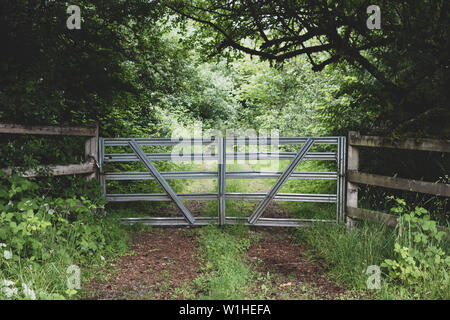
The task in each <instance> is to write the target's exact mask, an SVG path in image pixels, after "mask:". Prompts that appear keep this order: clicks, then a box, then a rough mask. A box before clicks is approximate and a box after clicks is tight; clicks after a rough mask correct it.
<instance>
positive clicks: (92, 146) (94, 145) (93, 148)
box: [84, 125, 98, 180]
mask: <svg viewBox="0 0 450 320" xmlns="http://www.w3.org/2000/svg"><path fill="white" fill-rule="evenodd" d="M84 155H85V160H86V161H89V160H90V158H93V159H94V160H95V162H98V125H97V126H96V127H95V136H93V137H91V138H89V139H87V140H86V143H85V145H84ZM97 177H98V170H95V171H94V172H93V173H92V174H90V175H89V176H88V177H87V179H88V180H91V179H93V178H97Z"/></svg>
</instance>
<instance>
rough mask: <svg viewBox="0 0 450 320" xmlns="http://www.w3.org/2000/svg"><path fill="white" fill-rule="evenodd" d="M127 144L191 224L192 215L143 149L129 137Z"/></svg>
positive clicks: (193, 220)
mask: <svg viewBox="0 0 450 320" xmlns="http://www.w3.org/2000/svg"><path fill="white" fill-rule="evenodd" d="M128 144H129V145H130V147H131V149H133V151H134V153H136V155H137V156H138V158H139V159H140V160H141V161H142V163H143V164H144V165H145V166H146V167H147V169H148V171H150V173H151V174H152V176H153V177H154V178H155V179H156V181H158V183H159V184H160V185H161V187H163V189H164V190H165V191H166V192H167V194H168V195H169V197H170V198H171V199H172V200H173V202H175V204H176V205H177V206H178V208H179V209H180V210H181V212H182V213H183V215H184V217H185V218H186V220H188V221H189V223H191V224H193V223H194V222H195V219H194V217H193V216H192V214H191V213H190V212H189V210H188V209H187V208H186V207H185V206H184V204H183V202H181V200H180V199H179V198H178V196H177V194H176V193H175V191H173V189H172V188H171V187H170V186H169V185H168V184H167V182H166V180H165V179H164V178H163V176H162V175H161V174H160V173H159V171H158V169H156V167H155V166H154V165H153V163H152V162H151V161H150V160H149V159H148V158H147V156H146V155H145V153H144V151H143V150H142V149H141V147H139V145H138V144H137V143H136V141H135V140H134V139H131V140H130V141H129V142H128Z"/></svg>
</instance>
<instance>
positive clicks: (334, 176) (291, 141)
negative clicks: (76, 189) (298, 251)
mask: <svg viewBox="0 0 450 320" xmlns="http://www.w3.org/2000/svg"><path fill="white" fill-rule="evenodd" d="M273 141H274V140H273V139H271V138H261V137H255V138H249V137H246V138H236V137H231V138H230V137H226V138H223V137H220V138H219V137H211V138H188V139H186V138H175V139H174V138H148V139H147V138H136V139H133V138H99V161H98V163H99V167H100V182H101V185H102V186H103V190H104V193H105V196H106V200H107V201H108V202H114V201H115V202H124V201H173V202H174V203H175V204H176V205H177V207H178V208H179V209H180V211H181V213H182V214H183V216H182V217H145V218H124V219H122V220H123V221H124V222H126V223H129V224H133V223H135V222H141V223H143V224H146V225H154V226H185V225H195V226H197V225H207V224H219V225H224V224H246V225H252V226H283V227H298V226H302V225H305V224H308V223H311V222H314V221H323V222H342V221H344V218H345V212H344V210H345V208H344V204H345V199H344V197H345V158H346V155H345V151H346V146H345V144H346V139H345V137H279V138H277V139H276V143H277V144H278V145H302V147H301V149H300V150H299V151H298V152H276V153H273V152H261V151H259V152H250V151H248V152H247V151H244V152H238V151H236V150H235V149H234V148H235V147H236V146H238V145H241V146H242V145H246V146H250V145H271V144H272V143H273ZM177 145H188V146H189V145H190V146H196V145H198V146H209V147H213V148H214V150H215V151H214V152H213V153H210V154H204V153H202V154H198V153H189V154H184V155H183V156H182V157H175V158H174V157H173V154H171V153H145V152H144V151H143V149H142V146H177ZM313 145H336V146H337V150H336V151H332V152H312V151H310V149H311V147H312V146H313ZM107 147H129V148H130V149H131V150H132V151H133V152H132V153H105V149H106V148H107ZM230 147H234V148H233V151H231V152H230V151H229V150H228V149H230ZM248 159H255V160H291V162H290V164H289V165H288V166H287V168H286V169H285V170H284V171H281V172H280V171H277V172H269V171H227V170H226V162H227V161H229V160H248ZM176 160H182V161H186V160H191V161H196V160H202V161H207V160H215V161H217V162H218V165H217V171H176V172H175V171H173V172H159V171H158V170H157V169H156V167H155V166H154V164H153V163H152V161H176ZM302 160H324V161H335V162H336V163H337V166H336V167H337V170H336V171H332V172H304V171H303V172H302V171H295V168H296V167H297V165H298V164H299V163H300V162H301V161H302ZM135 161H140V162H142V163H143V164H144V166H145V167H146V168H147V170H148V172H104V164H105V163H106V162H135ZM152 179H155V180H156V181H157V182H158V183H159V184H160V185H161V187H162V188H163V189H164V191H165V192H166V193H151V194H142V193H140V194H139V193H134V194H111V193H108V192H107V188H106V183H107V181H112V180H152ZM167 179H217V181H218V192H216V193H178V194H177V193H175V192H174V190H173V189H172V188H171V187H170V185H169V184H168V183H167V181H166V180H167ZM227 179H277V181H276V183H275V184H274V185H273V186H272V188H271V189H270V191H269V192H267V193H236V192H227V191H226V184H225V182H226V180H227ZM288 179H320V180H336V181H337V183H336V185H337V188H336V193H335V194H310V193H279V190H280V189H281V187H282V186H283V184H284V183H285V182H286V181H287V180H288ZM183 200H217V201H218V213H217V217H194V216H193V215H192V214H191V212H190V211H189V210H188V209H187V208H186V206H185V205H184V204H183V202H182V201H183ZM226 200H253V201H260V203H259V205H258V206H257V207H256V209H255V210H254V212H253V213H252V214H251V215H250V216H249V217H248V218H245V217H244V218H242V217H229V216H227V215H226V206H225V201H226ZM271 201H303V202H328V203H336V218H335V219H330V220H318V219H291V218H265V217H263V214H264V211H265V210H266V208H267V207H268V206H269V204H270V202H271Z"/></svg>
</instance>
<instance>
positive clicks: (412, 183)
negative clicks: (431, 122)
mask: <svg viewBox="0 0 450 320" xmlns="http://www.w3.org/2000/svg"><path fill="white" fill-rule="evenodd" d="M361 146H363V147H378V148H396V149H408V150H420V151H436V152H450V140H433V139H411V138H409V139H402V140H401V141H397V142H392V140H390V139H388V138H386V137H379V136H361V135H360V134H359V133H358V132H354V131H351V132H349V134H348V145H347V148H348V150H347V155H348V160H347V209H346V214H347V225H348V227H352V226H353V224H354V220H369V221H374V222H383V223H385V224H386V225H388V226H396V225H397V218H398V217H397V216H395V215H391V214H387V213H383V212H378V211H373V210H367V209H362V208H358V186H357V184H366V185H373V186H379V187H385V188H390V189H397V190H406V191H411V192H419V193H426V194H433V195H438V196H445V197H450V184H446V183H435V182H425V181H419V180H413V179H404V178H398V177H388V176H382V175H376V174H370V173H364V172H359V171H358V168H359V152H358V148H357V147H361ZM439 228H440V229H441V230H445V231H447V236H448V234H449V231H448V229H446V228H444V227H439Z"/></svg>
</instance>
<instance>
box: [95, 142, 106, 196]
mask: <svg viewBox="0 0 450 320" xmlns="http://www.w3.org/2000/svg"><path fill="white" fill-rule="evenodd" d="M104 157H105V143H104V140H103V138H98V161H97V163H98V172H99V179H100V186H101V187H102V190H103V194H104V195H105V196H106V180H105V174H104V170H103V163H104Z"/></svg>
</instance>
